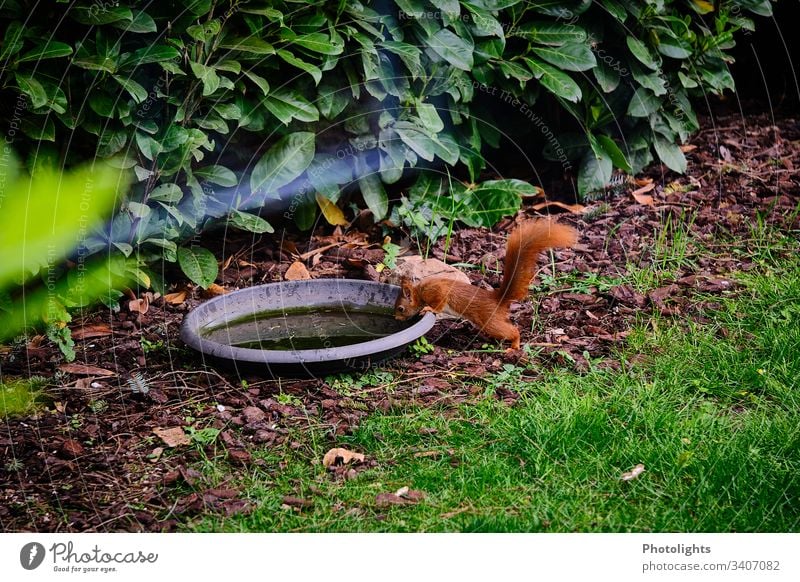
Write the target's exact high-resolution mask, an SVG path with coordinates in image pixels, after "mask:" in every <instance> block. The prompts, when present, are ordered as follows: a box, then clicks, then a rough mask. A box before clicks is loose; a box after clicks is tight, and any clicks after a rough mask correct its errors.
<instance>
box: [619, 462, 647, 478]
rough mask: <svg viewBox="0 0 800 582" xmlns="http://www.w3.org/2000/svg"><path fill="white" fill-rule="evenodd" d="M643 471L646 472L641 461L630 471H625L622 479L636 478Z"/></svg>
mask: <svg viewBox="0 0 800 582" xmlns="http://www.w3.org/2000/svg"><path fill="white" fill-rule="evenodd" d="M642 473H644V465H642V464H641V463H639V464H638V465H636V466H635V467H634V468H633V469H631V470H630V471H626V472H625V473H623V474H622V476H621V477H620V479H622V480H623V481H630V480H632V479H636V477H638V476H639V475H641V474H642Z"/></svg>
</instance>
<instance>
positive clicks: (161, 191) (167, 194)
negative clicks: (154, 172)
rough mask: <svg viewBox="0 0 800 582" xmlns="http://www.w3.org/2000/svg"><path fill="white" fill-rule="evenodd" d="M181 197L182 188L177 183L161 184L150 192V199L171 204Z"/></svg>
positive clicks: (178, 200)
mask: <svg viewBox="0 0 800 582" xmlns="http://www.w3.org/2000/svg"><path fill="white" fill-rule="evenodd" d="M181 198H183V190H181V187H180V186H178V185H177V184H161V185H160V186H157V187H155V188H153V190H152V192H150V199H151V200H155V201H156V202H165V203H167V204H173V203H175V202H180V199H181Z"/></svg>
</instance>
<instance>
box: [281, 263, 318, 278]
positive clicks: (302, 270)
mask: <svg viewBox="0 0 800 582" xmlns="http://www.w3.org/2000/svg"><path fill="white" fill-rule="evenodd" d="M283 277H284V279H286V280H287V281H304V280H306V279H310V278H311V275H309V273H308V269H306V266H305V265H304V264H303V263H301V262H300V261H295V262H294V263H292V265H291V266H290V267H289V268H288V269H287V271H286V274H285V275H284V276H283Z"/></svg>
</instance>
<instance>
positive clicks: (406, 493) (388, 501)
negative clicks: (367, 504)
mask: <svg viewBox="0 0 800 582" xmlns="http://www.w3.org/2000/svg"><path fill="white" fill-rule="evenodd" d="M423 499H425V492H424V491H417V490H415V489H409V488H408V487H401V488H400V489H398V490H397V492H396V493H378V494H377V495H376V496H375V504H376V505H377V506H378V507H389V506H392V505H412V504H414V503H419V502H420V501H422V500H423Z"/></svg>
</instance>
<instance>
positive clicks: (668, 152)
mask: <svg viewBox="0 0 800 582" xmlns="http://www.w3.org/2000/svg"><path fill="white" fill-rule="evenodd" d="M653 147H654V148H655V150H656V154H658V157H659V159H660V160H661V161H662V162H664V164H666V166H667V167H668V168H669V169H670V170H673V171H675V172H678V173H679V174H683V173H685V172H686V156H684V155H683V152H682V151H681V148H680V147H678V145H677V144H675V143H673V142H671V141H669V140H666V139H664V138H663V137H661V136H660V135H656V136H655V139H654V140H653Z"/></svg>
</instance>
